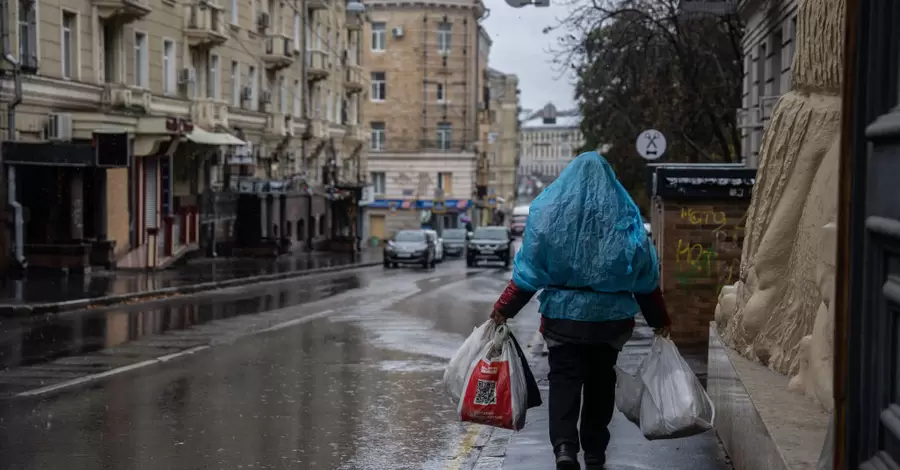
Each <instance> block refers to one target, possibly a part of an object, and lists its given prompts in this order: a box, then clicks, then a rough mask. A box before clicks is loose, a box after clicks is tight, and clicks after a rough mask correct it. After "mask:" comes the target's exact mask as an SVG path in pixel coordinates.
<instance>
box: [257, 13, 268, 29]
mask: <svg viewBox="0 0 900 470" xmlns="http://www.w3.org/2000/svg"><path fill="white" fill-rule="evenodd" d="M268 27H269V12H267V11H264V12H261V13H260V14H259V28H260V29H265V28H268Z"/></svg>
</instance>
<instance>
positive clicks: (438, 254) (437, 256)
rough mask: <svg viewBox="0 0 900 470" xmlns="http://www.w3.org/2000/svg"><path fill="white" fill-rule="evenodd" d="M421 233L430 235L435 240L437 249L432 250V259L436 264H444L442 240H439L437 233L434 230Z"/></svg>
mask: <svg viewBox="0 0 900 470" xmlns="http://www.w3.org/2000/svg"><path fill="white" fill-rule="evenodd" d="M423 232H426V233H430V234H431V236H433V237H434V238H435V240H437V247H436V248H435V250H434V259H435V261H437V262H438V263H443V262H444V239H443V238H441V237H440V236H439V235H438V233H437V232H436V231H434V230H423Z"/></svg>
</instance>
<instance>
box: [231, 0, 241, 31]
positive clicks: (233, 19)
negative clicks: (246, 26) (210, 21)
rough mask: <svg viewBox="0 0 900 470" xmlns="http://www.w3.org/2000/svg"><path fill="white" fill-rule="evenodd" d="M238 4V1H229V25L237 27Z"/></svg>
mask: <svg viewBox="0 0 900 470" xmlns="http://www.w3.org/2000/svg"><path fill="white" fill-rule="evenodd" d="M239 5H240V3H239V2H238V0H231V24H233V25H235V26H237V25H238V24H239V23H240V20H239V18H240V10H238V6H239Z"/></svg>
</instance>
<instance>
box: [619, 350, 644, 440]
mask: <svg viewBox="0 0 900 470" xmlns="http://www.w3.org/2000/svg"><path fill="white" fill-rule="evenodd" d="M644 362H647V361H646V359H645V360H644ZM644 362H642V363H641V365H640V366H639V367H638V369H637V372H635V374H634V375H631V374H629V373H628V372H625V371H624V370H622V369H620V368H619V366H616V408H618V409H619V411H621V412H622V414H623V415H625V417H626V418H628V421H631V422H632V423H634V424H636V425H638V426H640V425H641V396H642V395H643V394H644V381H643V379H641V375H642V372H643V369H644Z"/></svg>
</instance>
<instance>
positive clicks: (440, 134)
mask: <svg viewBox="0 0 900 470" xmlns="http://www.w3.org/2000/svg"><path fill="white" fill-rule="evenodd" d="M452 132H453V129H452V127H451V126H450V123H449V122H439V123H438V125H437V148H438V150H450V139H451V137H452Z"/></svg>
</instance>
